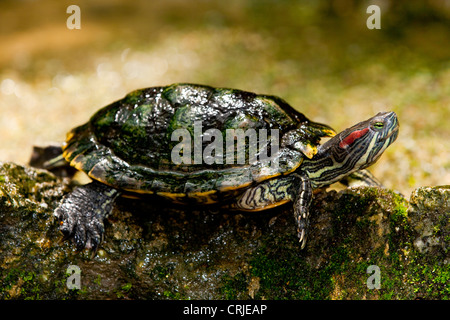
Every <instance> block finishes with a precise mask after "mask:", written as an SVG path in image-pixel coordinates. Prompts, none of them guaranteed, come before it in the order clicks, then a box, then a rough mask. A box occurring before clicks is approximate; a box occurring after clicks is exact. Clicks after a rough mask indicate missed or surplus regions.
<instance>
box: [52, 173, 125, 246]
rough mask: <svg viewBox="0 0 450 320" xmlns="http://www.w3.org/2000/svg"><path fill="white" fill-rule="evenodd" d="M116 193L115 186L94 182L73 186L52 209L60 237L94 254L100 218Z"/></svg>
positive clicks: (98, 241)
mask: <svg viewBox="0 0 450 320" xmlns="http://www.w3.org/2000/svg"><path fill="white" fill-rule="evenodd" d="M118 195H119V192H118V191H116V190H115V189H112V188H110V187H108V186H105V185H102V184H99V183H97V182H92V183H89V184H87V185H85V186H81V187H77V188H75V189H74V190H73V191H72V192H71V193H69V194H68V195H66V196H65V197H64V198H63V200H62V201H61V203H60V205H59V206H58V208H56V210H55V212H54V215H55V217H56V218H57V219H58V220H59V223H60V231H61V232H62V234H63V239H64V240H65V239H70V238H72V239H73V241H74V242H75V245H76V247H77V250H78V251H82V250H83V249H88V250H92V251H93V252H94V254H95V252H96V251H97V248H98V246H99V245H100V243H101V241H102V239H103V232H104V230H105V228H104V225H103V221H104V219H105V218H106V217H107V216H108V215H109V213H110V212H111V210H112V207H113V203H114V200H115V198H116V197H117V196H118Z"/></svg>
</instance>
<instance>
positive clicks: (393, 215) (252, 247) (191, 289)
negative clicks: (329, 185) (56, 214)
mask: <svg viewBox="0 0 450 320" xmlns="http://www.w3.org/2000/svg"><path fill="white" fill-rule="evenodd" d="M71 188H72V185H71V184H70V181H69V180H68V179H60V178H57V177H55V176H54V175H53V174H51V173H49V172H47V171H45V170H39V169H33V168H29V167H24V166H19V165H16V164H13V163H5V164H0V232H1V238H0V288H1V289H0V299H252V298H255V299H415V298H424V299H448V297H449V296H450V292H449V286H448V282H449V279H450V270H449V269H450V268H449V261H450V259H449V252H448V243H449V223H448V222H449V217H448V215H449V210H448V208H449V207H450V206H449V200H448V199H449V196H448V195H449V187H433V188H419V189H417V190H415V191H414V192H413V194H412V196H411V199H410V202H409V203H408V201H407V200H405V199H404V198H403V197H402V196H400V195H398V194H397V193H395V192H392V191H390V190H380V189H377V188H355V189H346V190H343V191H339V192H336V191H329V192H323V191H321V192H319V193H318V194H316V196H315V199H314V202H313V205H312V206H313V210H312V216H313V217H312V221H311V232H310V236H309V239H308V243H307V247H306V248H305V250H300V248H299V244H298V238H297V236H296V231H295V226H294V223H293V217H292V210H291V207H290V206H289V205H287V206H283V207H280V208H277V209H273V210H268V211H264V212H260V213H242V212H229V211H224V210H223V209H220V208H217V207H208V208H188V207H183V206H173V205H170V204H169V203H166V202H161V201H153V200H154V199H152V198H148V199H144V201H141V200H133V199H125V198H121V199H119V200H118V201H117V204H116V206H115V208H114V210H113V213H112V215H111V216H110V217H109V219H108V221H107V223H106V233H105V238H104V241H103V243H102V245H101V248H100V249H99V251H98V252H97V254H96V255H95V257H91V253H90V252H88V251H83V252H76V250H75V248H74V246H73V245H72V243H71V242H69V241H60V240H61V234H60V233H59V231H58V229H57V224H56V221H54V219H53V210H54V209H55V207H56V206H57V205H58V203H59V201H60V199H61V198H62V196H63V195H64V194H65V193H67V192H69V191H70V189H71ZM430 232H431V233H430ZM70 265H76V266H78V267H79V268H80V270H81V275H80V280H81V282H80V284H81V288H80V289H68V287H67V279H68V276H69V275H68V274H67V273H66V271H67V268H68V267H69V266H70ZM370 266H377V267H378V269H377V270H379V272H380V283H379V284H380V288H379V289H376V288H373V289H371V288H370V287H373V286H372V285H373V284H374V283H376V279H375V278H373V277H372V278H369V277H371V276H373V275H374V274H371V273H367V271H368V268H369V267H370ZM369 270H370V269H369ZM371 279H372V280H373V279H375V280H374V281H372V280H371ZM368 280H369V281H368ZM368 284H369V286H368Z"/></svg>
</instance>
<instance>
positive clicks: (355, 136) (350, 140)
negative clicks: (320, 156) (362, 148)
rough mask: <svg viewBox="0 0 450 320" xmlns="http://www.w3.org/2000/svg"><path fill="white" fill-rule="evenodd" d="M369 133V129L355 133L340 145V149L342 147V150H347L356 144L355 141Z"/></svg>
mask: <svg viewBox="0 0 450 320" xmlns="http://www.w3.org/2000/svg"><path fill="white" fill-rule="evenodd" d="M368 131H369V128H365V129H362V130H357V131H353V132H352V133H350V134H349V135H348V136H347V137H346V138H345V139H344V140H342V141H341V143H339V147H341V148H342V149H345V148H347V147H348V146H349V145H351V144H352V143H353V142H355V140H358V139H359V138H361V137H362V136H363V135H365V134H366V133H367V132H368Z"/></svg>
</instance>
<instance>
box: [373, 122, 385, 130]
mask: <svg viewBox="0 0 450 320" xmlns="http://www.w3.org/2000/svg"><path fill="white" fill-rule="evenodd" d="M373 127H374V128H375V129H378V130H380V129H383V127H384V123H383V122H375V123H374V124H373Z"/></svg>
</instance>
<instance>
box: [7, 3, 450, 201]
mask: <svg viewBox="0 0 450 320" xmlns="http://www.w3.org/2000/svg"><path fill="white" fill-rule="evenodd" d="M72 4H75V5H78V6H79V8H80V11H81V16H80V17H81V21H80V22H81V23H80V25H81V29H73V30H71V29H68V28H67V24H66V22H67V20H68V19H69V17H70V16H71V13H67V12H66V10H67V7H68V6H69V5H72ZM372 4H375V5H378V6H379V7H380V9H381V29H379V30H378V29H372V30H371V29H368V28H367V26H366V21H367V19H368V18H369V17H370V16H371V14H368V13H366V10H367V7H368V6H369V5H372ZM175 82H194V83H201V84H207V85H212V86H220V87H232V88H238V89H242V90H247V91H253V92H256V93H261V94H273V95H277V96H280V97H282V98H283V99H285V100H286V101H287V102H288V103H289V104H291V105H292V106H293V107H294V108H296V109H297V110H300V111H301V112H303V113H305V114H306V115H307V116H308V117H309V118H310V119H312V120H314V121H319V122H323V123H326V124H329V125H331V126H332V127H334V128H335V129H336V130H338V131H341V130H343V129H345V128H347V127H349V126H351V125H353V124H355V123H357V122H359V121H362V120H365V119H367V118H369V117H371V116H373V115H374V114H376V113H377V112H379V111H388V110H393V111H395V112H397V114H398V116H399V120H400V124H401V127H400V135H399V138H398V139H397V141H396V142H395V143H394V144H393V145H392V146H391V147H390V148H389V149H388V150H387V151H386V152H385V154H384V155H383V157H381V159H380V161H379V162H378V163H377V164H376V165H375V166H373V167H372V172H374V173H375V174H376V175H377V176H378V177H379V178H380V179H381V180H382V181H383V182H384V184H385V185H386V186H387V187H389V188H392V189H395V190H398V191H400V192H402V193H404V194H405V195H406V196H408V195H409V193H410V192H411V191H412V190H413V189H414V188H416V187H419V186H425V185H443V184H450V1H448V0H447V1H445V0H429V1H425V0H424V1H394V0H383V1H376V0H371V1H349V0H337V1H328V0H311V1H300V0H297V1H288V0H278V1H275V0H227V1H223V0H217V1H215V0H209V1H208V0H202V1H193V0H190V1H183V0H152V1H148V0H135V1H125V0H95V1H94V0H89V1H88V0H77V1H70V2H69V1H61V0H0V161H1V162H7V161H14V162H16V163H19V164H26V163H27V162H28V160H29V158H30V155H31V151H32V147H33V145H47V144H49V143H52V142H62V141H63V140H64V138H65V134H66V132H67V131H69V130H70V129H71V128H72V127H74V126H77V125H79V124H82V123H84V122H86V121H87V120H88V119H89V117H90V116H91V115H92V113H93V112H94V111H96V110H97V109H99V108H100V107H102V106H104V105H107V104H109V103H111V102H113V101H115V100H118V99H120V98H122V97H123V96H124V95H125V94H126V93H128V92H129V91H132V90H135V89H138V88H142V87H149V86H159V85H167V84H171V83H175Z"/></svg>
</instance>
